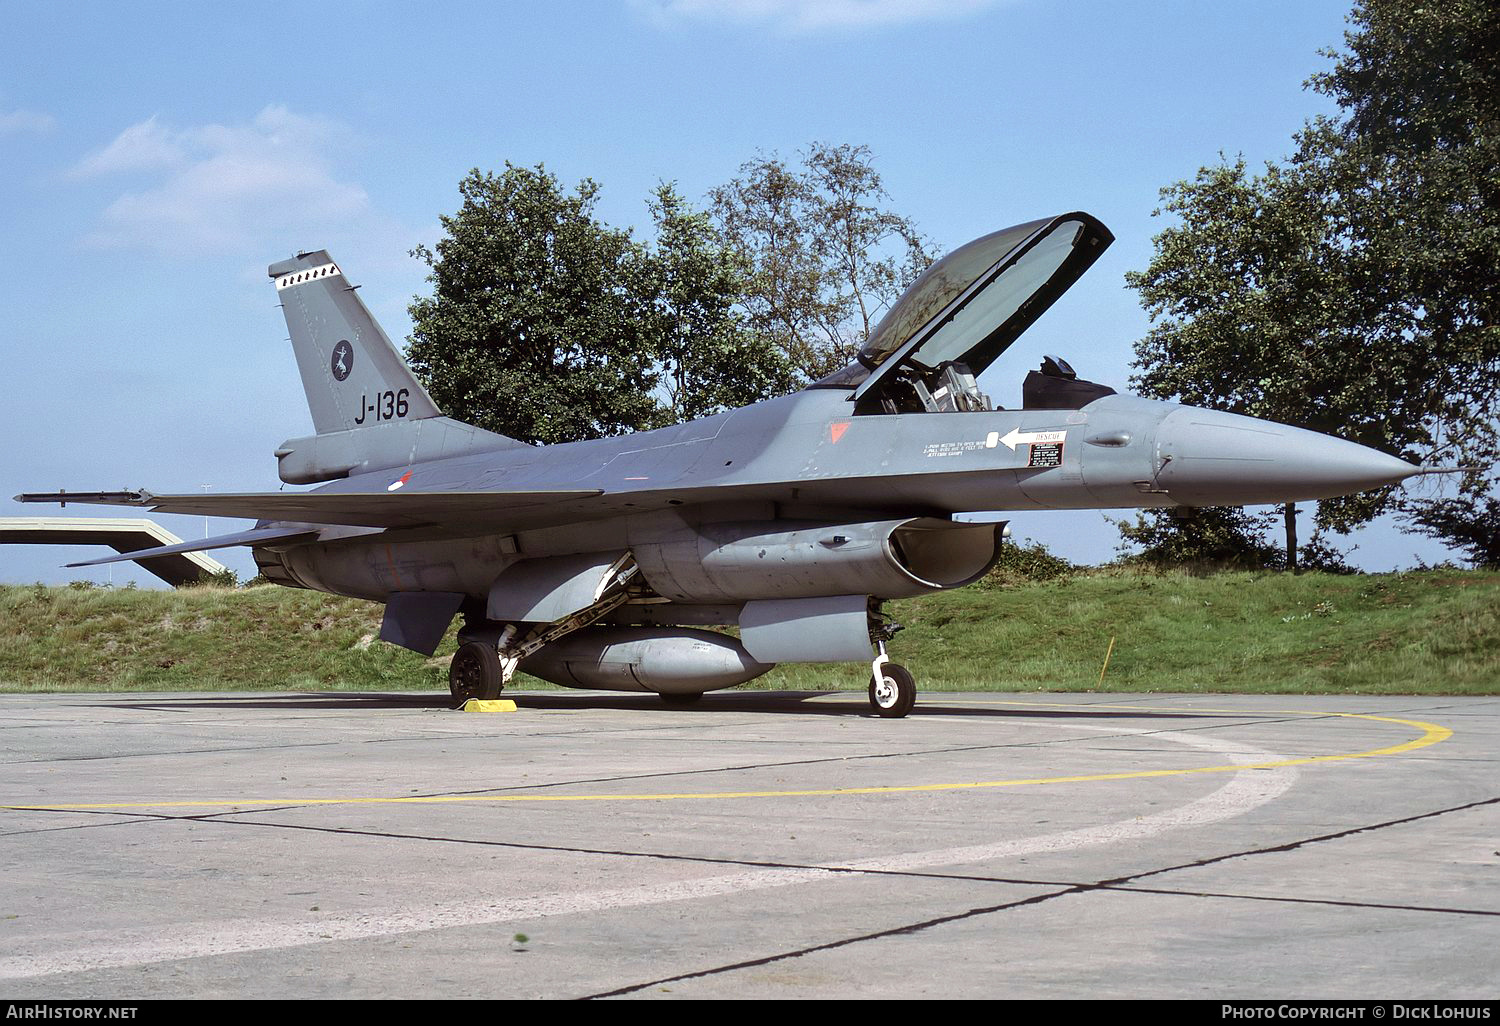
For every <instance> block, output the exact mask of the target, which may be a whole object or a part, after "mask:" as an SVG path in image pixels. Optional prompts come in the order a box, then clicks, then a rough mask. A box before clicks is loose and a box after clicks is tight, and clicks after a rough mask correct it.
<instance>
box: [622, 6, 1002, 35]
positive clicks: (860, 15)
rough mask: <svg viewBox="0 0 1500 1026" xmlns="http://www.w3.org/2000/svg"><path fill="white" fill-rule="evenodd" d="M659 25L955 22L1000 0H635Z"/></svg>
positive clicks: (815, 27)
mask: <svg viewBox="0 0 1500 1026" xmlns="http://www.w3.org/2000/svg"><path fill="white" fill-rule="evenodd" d="M630 2H631V5H632V6H633V7H635V8H637V9H638V10H641V11H644V12H645V13H646V15H647V16H648V17H650V18H652V20H654V21H657V22H658V23H663V24H666V23H672V22H680V21H720V22H733V23H737V24H742V25H766V26H769V27H771V28H775V29H780V30H783V31H790V32H816V31H819V30H822V29H845V28H869V27H875V26H881V25H897V24H906V23H910V22H916V21H939V20H952V19H955V18H962V17H966V16H968V15H971V14H975V13H977V12H979V11H983V10H985V9H987V8H989V7H993V6H995V4H996V3H998V2H1000V0H630Z"/></svg>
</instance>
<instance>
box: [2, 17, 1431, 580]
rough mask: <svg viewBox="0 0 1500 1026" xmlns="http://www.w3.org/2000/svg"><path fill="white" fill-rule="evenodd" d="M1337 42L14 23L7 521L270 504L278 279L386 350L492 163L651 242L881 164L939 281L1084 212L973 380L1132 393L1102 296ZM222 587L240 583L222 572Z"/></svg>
mask: <svg viewBox="0 0 1500 1026" xmlns="http://www.w3.org/2000/svg"><path fill="white" fill-rule="evenodd" d="M1347 11H1348V6H1347V3H1346V2H1333V0H1295V2H1292V0H1257V2H1235V0H1223V2H1219V3H1204V2H1202V0H1195V2H1157V3H1151V4H1130V3H1119V2H1118V0H1115V2H1107V0H1074V2H1068V3H1062V2H1044V0H946V2H945V0H928V2H925V3H919V2H915V0H803V2H797V0H720V2H713V0H583V2H576V3H572V2H556V3H534V2H527V3H521V2H500V3H496V2H487V3H454V2H443V3H431V4H412V3H402V4H397V3H381V2H370V3H339V2H323V3H318V4H310V5H309V4H297V5H258V6H252V5H245V4H223V5H221V4H203V3H145V4H119V3H113V2H111V3H90V2H74V3H70V4H67V5H55V4H43V3H19V2H13V0H0V12H3V14H4V23H5V26H6V31H5V32H4V34H3V36H0V233H3V235H0V237H3V239H4V240H5V243H6V248H7V255H8V258H9V264H10V266H9V268H8V271H7V273H5V274H4V275H0V358H3V366H4V368H5V372H6V373H5V382H6V387H5V391H4V399H3V401H0V425H3V426H4V428H5V437H6V438H7V440H8V441H9V442H10V444H9V445H8V447H7V448H8V455H7V457H6V458H5V459H4V460H3V461H0V496H4V497H5V498H4V499H0V515H7V516H17V515H29V514H36V513H51V512H55V508H53V507H28V506H20V505H18V504H15V503H12V502H10V501H9V498H8V497H9V496H11V495H13V494H15V493H17V492H20V491H23V490H54V489H57V488H67V489H69V490H84V489H95V488H121V487H141V486H144V487H147V488H150V489H151V490H153V491H157V492H169V491H197V490H201V489H202V488H203V487H204V486H207V487H208V488H210V489H211V490H213V491H235V490H270V489H275V488H277V487H279V485H280V482H279V481H278V480H277V478H276V473H275V461H274V459H273V458H272V456H271V451H272V450H273V449H274V448H275V446H276V445H277V443H279V442H280V441H282V440H283V439H285V438H290V437H293V436H296V435H301V434H307V433H309V432H310V431H311V423H310V420H309V417H308V414H307V411H306V407H305V404H304V401H303V398H302V394H301V388H300V385H299V382H298V379H297V375H296V371H295V369H294V366H293V362H292V357H291V352H290V348H289V346H288V345H287V344H286V342H285V336H286V333H285V326H284V324H283V323H282V321H281V316H280V311H279V310H277V308H276V299H275V295H274V289H273V288H272V286H271V284H270V282H269V280H268V279H267V278H266V276H265V267H266V265H267V264H269V263H271V262H272V261H274V260H277V259H280V258H282V257H285V256H288V255H290V254H292V253H293V252H295V251H297V250H299V249H316V248H327V249H329V250H330V251H332V252H333V254H334V256H335V257H336V258H337V259H338V260H339V262H340V264H341V265H342V266H343V267H344V268H345V270H346V271H347V272H348V274H349V275H350V277H351V278H352V279H353V280H354V281H356V282H358V283H360V284H362V285H363V291H362V295H363V296H364V297H365V301H366V302H367V303H368V304H370V306H371V308H372V310H373V311H374V312H375V314H376V316H377V317H378V318H379V319H380V320H381V321H382V323H383V324H384V326H385V327H386V330H387V331H388V332H389V333H390V334H391V335H392V337H394V338H397V339H400V338H402V337H404V336H405V334H406V333H407V331H408V330H409V327H410V322H409V320H408V318H407V315H406V305H407V303H408V302H410V300H411V297H412V296H413V295H414V294H417V293H419V292H421V291H423V290H424V288H425V286H424V281H423V267H422V265H421V264H419V263H418V262H417V261H416V260H415V259H413V258H412V257H410V256H409V255H408V254H409V251H410V250H411V248H412V247H413V246H415V245H417V244H419V243H427V244H431V243H433V242H435V241H436V239H437V238H438V216H439V215H440V214H443V213H447V212H451V211H452V210H453V209H454V207H455V206H456V205H457V183H458V181H459V179H460V178H461V177H462V176H463V175H464V173H465V172H466V171H467V170H468V169H470V168H472V167H479V168H484V169H498V168H500V167H502V166H503V165H504V163H505V162H506V161H510V162H511V163H514V164H524V165H530V164H536V163H545V164H546V165H547V167H548V168H549V169H550V170H552V171H553V172H554V173H556V174H557V175H558V176H559V177H561V178H562V179H563V180H564V181H565V182H567V183H569V184H571V183H573V182H576V181H577V180H578V179H579V178H581V177H584V176H588V177H592V178H594V179H595V180H597V181H598V182H600V183H601V184H602V186H603V195H602V199H601V202H600V204H599V208H598V213H599V214H600V216H601V217H603V219H604V220H606V221H608V222H609V223H611V224H615V225H621V226H637V230H638V231H639V226H641V225H645V224H647V223H649V222H648V218H647V214H646V207H645V198H646V196H647V193H648V192H649V190H650V189H651V188H652V186H653V185H654V184H655V183H656V182H658V181H660V180H669V181H675V182H677V183H678V187H679V189H680V190H681V191H682V192H683V193H684V194H685V195H687V196H689V197H691V198H693V199H694V200H695V201H699V202H701V201H702V198H703V196H704V194H705V193H706V192H707V191H708V190H709V189H710V188H712V187H713V186H715V185H718V184H721V183H723V182H725V181H727V180H729V179H730V178H732V177H733V176H734V174H735V172H736V169H737V168H738V166H739V165H740V164H741V163H742V162H744V161H745V160H747V159H750V158H751V157H753V156H755V155H756V154H757V153H758V152H765V153H770V152H779V153H781V154H783V155H786V156H792V155H794V154H795V152H796V151H797V150H798V149H799V148H803V147H805V146H807V144H808V143H810V142H812V141H814V140H820V141H826V142H831V143H843V142H848V143H855V144H865V145H868V146H869V147H870V148H871V150H872V151H873V153H874V156H875V163H876V166H877V168H878V170H879V171H880V172H881V174H882V176H883V177H884V181H885V185H886V188H887V190H888V192H889V193H890V195H891V202H892V205H893V207H894V208H895V209H896V210H898V211H899V212H900V213H902V214H905V215H906V216H908V217H911V218H912V219H913V220H915V221H916V222H917V224H918V225H919V227H920V228H921V229H922V231H923V232H924V233H926V234H927V235H928V236H930V237H931V238H932V239H933V240H934V241H935V242H936V243H937V244H938V245H937V248H938V249H939V250H942V251H946V250H947V249H951V248H953V247H954V246H957V245H959V244H961V243H963V242H965V241H967V240H969V239H971V238H973V237H975V236H978V235H980V234H983V233H985V232H988V231H991V230H993V229H995V228H997V227H1001V226H1004V225H1009V224H1013V223H1016V222H1019V221H1023V220H1028V219H1031V218H1035V217H1039V216H1044V215H1047V214H1051V213H1057V212H1061V211H1064V210H1072V209H1083V210H1087V211H1089V212H1091V213H1093V214H1095V215H1096V216H1098V217H1099V218H1101V219H1102V220H1103V221H1104V222H1105V223H1106V224H1108V225H1109V226H1110V227H1111V229H1112V230H1113V231H1114V232H1115V235H1116V237H1117V239H1118V241H1117V242H1116V243H1115V245H1114V247H1113V248H1112V249H1111V250H1110V251H1109V252H1108V253H1107V254H1106V255H1105V257H1104V258H1103V259H1102V260H1101V261H1100V262H1099V264H1098V265H1096V267H1095V268H1094V269H1093V270H1092V271H1091V272H1090V274H1089V275H1088V276H1087V277H1086V278H1085V279H1084V280H1083V281H1082V282H1081V283H1080V284H1079V285H1078V286H1077V287H1075V289H1074V290H1073V291H1072V292H1071V293H1069V295H1068V296H1067V297H1066V298H1065V299H1064V300H1063V301H1062V302H1061V303H1059V304H1058V306H1057V307H1055V308H1054V309H1053V310H1052V311H1051V312H1050V313H1049V314H1048V316H1047V317H1046V318H1043V320H1042V321H1041V322H1040V323H1039V324H1038V325H1037V328H1036V329H1034V331H1033V333H1031V334H1029V335H1028V336H1027V338H1026V339H1025V340H1023V343H1022V344H1021V345H1019V346H1018V347H1017V349H1016V350H1014V351H1013V353H1012V354H1011V355H1010V356H1008V357H1007V359H1005V360H1002V361H1000V363H998V364H997V365H996V366H995V367H994V368H992V369H991V370H990V371H989V372H987V374H986V376H985V380H984V382H983V384H984V385H985V387H986V390H987V391H988V392H989V393H990V394H991V395H992V396H994V397H995V399H996V400H997V401H998V402H1001V403H1002V404H1005V403H1007V401H1009V404H1010V405H1019V402H1018V400H1019V382H1020V379H1021V377H1022V376H1023V375H1024V373H1025V370H1026V369H1027V366H1028V365H1029V364H1031V363H1034V360H1035V357H1036V355H1037V354H1040V353H1042V352H1059V353H1061V354H1063V355H1064V356H1066V357H1067V358H1068V359H1069V360H1070V361H1071V362H1072V363H1073V365H1074V366H1075V367H1077V368H1078V369H1079V371H1080V373H1081V374H1083V375H1084V376H1085V377H1090V378H1093V379H1095V380H1099V381H1104V382H1106V383H1110V384H1114V385H1116V386H1117V387H1121V386H1123V385H1124V384H1125V379H1126V377H1127V376H1128V374H1129V361H1130V358H1131V345H1132V343H1133V342H1134V341H1135V340H1136V339H1138V338H1140V337H1141V336H1142V335H1143V334H1144V333H1145V331H1146V329H1147V325H1148V322H1147V320H1146V317H1145V315H1144V313H1143V312H1142V311H1141V309H1140V306H1139V304H1138V302H1137V300H1136V297H1135V294H1134V293H1132V292H1130V291H1129V290H1127V289H1126V288H1125V287H1124V283H1123V275H1124V273H1125V272H1126V271H1127V270H1131V269H1137V268H1141V267H1143V266H1144V265H1145V263H1146V261H1147V260H1148V259H1149V256H1150V252H1151V236H1152V235H1153V234H1154V233H1155V232H1157V231H1159V230H1160V229H1161V227H1162V223H1161V221H1160V219H1153V217H1152V211H1153V210H1154V209H1155V207H1156V205H1157V202H1158V190H1159V189H1160V188H1161V187H1162V186H1163V185H1165V184H1167V183H1170V182H1172V181H1175V180H1177V179H1181V178H1184V177H1190V176H1191V175H1192V174H1193V173H1194V172H1195V171H1196V169H1197V168H1198V167H1199V166H1201V165H1204V164H1208V163H1213V162H1215V161H1217V160H1218V159H1219V154H1220V153H1221V152H1222V153H1225V154H1228V155H1230V156H1233V155H1235V154H1238V153H1243V154H1244V155H1245V156H1246V157H1247V158H1248V159H1249V160H1251V161H1252V162H1260V161H1264V160H1267V159H1280V158H1282V157H1284V156H1285V155H1286V154H1287V152H1288V151H1289V150H1290V148H1291V146H1292V143H1291V136H1292V133H1293V132H1294V131H1295V130H1296V129H1297V128H1298V127H1300V125H1301V124H1302V122H1303V120H1304V119H1305V118H1307V117H1309V116H1311V115H1314V114H1317V113H1327V112H1329V110H1330V105H1329V104H1328V103H1327V101H1325V100H1324V99H1322V98H1321V97H1318V96H1316V95H1314V94H1312V93H1309V92H1307V91H1305V90H1304V89H1303V88H1302V83H1303V82H1304V81H1305V79H1306V78H1307V77H1308V75H1310V74H1311V73H1313V72H1314V71H1317V70H1319V69H1321V68H1323V67H1325V66H1326V65H1327V61H1326V60H1325V59H1324V58H1322V57H1320V56H1318V51H1319V50H1320V49H1326V48H1330V47H1335V46H1338V45H1339V44H1340V43H1341V41H1342V33H1343V31H1344V29H1345V25H1344V17H1345V15H1346V14H1347ZM69 512H73V508H72V507H70V508H69ZM78 512H79V513H80V514H85V513H87V512H89V511H88V510H87V509H82V508H80V509H79V510H78ZM98 512H99V513H100V514H101V515H107V514H108V513H109V512H110V511H109V510H107V509H102V508H100V509H99V510H98ZM1115 515H1118V514H1115ZM159 519H160V520H161V522H162V523H163V524H164V525H166V526H167V527H168V529H169V530H173V531H176V532H177V533H178V534H180V535H183V536H184V537H197V536H201V534H202V532H203V522H202V520H201V519H200V518H176V517H161V518H159ZM238 523H239V522H235V521H223V522H221V523H218V524H215V525H213V530H214V533H220V532H221V531H229V530H234V529H236V525H237V524H238ZM1014 530H1015V533H1016V534H1017V535H1018V536H1020V537H1033V538H1037V539H1039V540H1042V541H1044V542H1046V543H1047V544H1049V545H1050V546H1052V547H1053V548H1054V549H1055V550H1056V551H1058V552H1060V553H1061V554H1063V555H1066V556H1069V557H1070V558H1073V559H1077V560H1081V561H1089V562H1097V561H1102V560H1106V559H1108V558H1110V557H1111V556H1112V554H1113V552H1114V549H1115V546H1116V544H1117V538H1118V535H1117V532H1116V531H1115V529H1114V528H1113V527H1112V526H1110V524H1109V523H1108V522H1107V521H1106V520H1105V519H1104V517H1103V516H1102V515H1100V514H1096V513H1077V514H1029V515H1026V516H1024V517H1022V518H1020V519H1019V520H1017V521H1016V522H1015V524H1014ZM1356 541H1357V542H1358V544H1359V546H1360V547H1359V549H1358V551H1356V552H1355V553H1354V557H1353V558H1354V560H1355V561H1356V562H1357V563H1359V564H1361V565H1364V566H1366V567H1367V568H1370V569H1377V570H1385V569H1390V568H1392V567H1394V566H1409V565H1411V564H1412V562H1413V560H1414V559H1415V558H1416V557H1418V556H1420V558H1422V559H1425V560H1427V561H1429V562H1431V561H1436V560H1438V559H1441V558H1443V556H1444V551H1443V550H1442V549H1441V548H1440V547H1437V546H1435V545H1434V544H1433V543H1431V542H1428V541H1426V540H1425V539H1420V538H1417V537H1414V536H1410V535H1403V534H1400V533H1398V532H1396V531H1395V530H1394V529H1393V528H1391V527H1389V526H1388V525H1387V526H1379V527H1376V528H1374V529H1371V530H1368V531H1366V532H1363V533H1362V534H1361V535H1360V536H1358V537H1357V539H1356ZM99 554H101V553H98V552H97V551H94V550H87V549H76V550H75V549H61V548H43V547H36V548H32V547H16V546H6V547H3V548H0V580H4V581H11V582H14V581H32V580H43V581H49V582H50V581H61V580H68V579H72V578H73V577H75V576H76V577H81V578H86V579H92V580H99V581H103V580H106V579H110V578H111V575H110V574H109V573H108V572H107V571H106V570H105V569H104V568H96V569H94V570H92V571H78V572H74V571H64V570H61V569H59V564H61V563H63V562H66V561H71V560H73V559H80V558H89V557H91V556H94V555H99ZM219 558H221V559H223V560H224V561H225V562H227V563H229V564H230V565H232V566H234V567H235V568H236V569H237V570H239V571H241V573H242V574H243V575H246V576H248V574H249V573H250V572H251V570H252V567H251V564H250V562H249V560H248V556H247V555H246V554H245V553H244V550H227V551H226V552H223V553H220V554H219ZM112 579H113V581H114V582H115V583H116V584H119V583H122V582H124V581H127V580H138V581H140V582H141V583H143V584H147V583H151V582H154V578H151V577H149V575H143V574H141V573H140V572H139V571H137V570H135V569H134V568H133V567H129V568H126V566H121V567H116V568H115V569H114V571H113V574H112Z"/></svg>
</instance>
